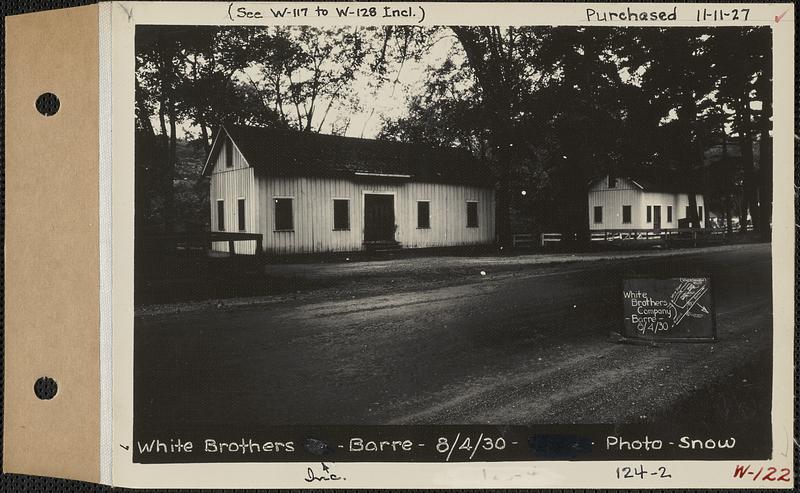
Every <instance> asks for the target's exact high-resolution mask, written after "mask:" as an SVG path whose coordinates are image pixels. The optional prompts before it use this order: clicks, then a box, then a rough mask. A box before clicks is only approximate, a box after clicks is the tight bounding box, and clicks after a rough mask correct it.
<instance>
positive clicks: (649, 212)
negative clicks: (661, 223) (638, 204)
mask: <svg viewBox="0 0 800 493" xmlns="http://www.w3.org/2000/svg"><path fill="white" fill-rule="evenodd" d="M647 222H649V223H651V222H653V208H652V207H650V206H649V205H648V206H647Z"/></svg>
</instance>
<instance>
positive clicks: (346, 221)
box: [333, 199, 350, 231]
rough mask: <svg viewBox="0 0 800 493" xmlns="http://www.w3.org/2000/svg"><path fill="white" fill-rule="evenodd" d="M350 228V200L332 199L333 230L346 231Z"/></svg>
mask: <svg viewBox="0 0 800 493" xmlns="http://www.w3.org/2000/svg"><path fill="white" fill-rule="evenodd" d="M349 229H350V201H349V200H347V199H333V230H334V231H347V230H349Z"/></svg>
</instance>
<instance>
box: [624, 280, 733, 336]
mask: <svg viewBox="0 0 800 493" xmlns="http://www.w3.org/2000/svg"><path fill="white" fill-rule="evenodd" d="M622 303H623V318H624V319H623V331H622V332H623V334H622V335H623V336H625V337H629V338H636V339H648V340H659V341H714V340H716V337H717V327H716V316H715V313H714V297H713V296H712V292H711V279H710V278H709V277H707V276H705V277H674V278H656V279H647V278H631V279H624V280H623V281H622Z"/></svg>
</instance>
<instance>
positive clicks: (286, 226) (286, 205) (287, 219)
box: [275, 198, 294, 231]
mask: <svg viewBox="0 0 800 493" xmlns="http://www.w3.org/2000/svg"><path fill="white" fill-rule="evenodd" d="M293 201H294V200H293V199H290V198H280V199H275V231H293V230H294V213H293V211H292V202H293Z"/></svg>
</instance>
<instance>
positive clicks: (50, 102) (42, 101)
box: [36, 92, 61, 116]
mask: <svg viewBox="0 0 800 493" xmlns="http://www.w3.org/2000/svg"><path fill="white" fill-rule="evenodd" d="M60 107H61V101H59V100H58V96H56V95H55V94H53V93H52V92H46V93H44V94H42V95H41V96H39V97H38V98H36V111H38V112H39V113H41V114H42V115H44V116H53V115H55V114H56V113H58V109H59V108H60Z"/></svg>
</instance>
